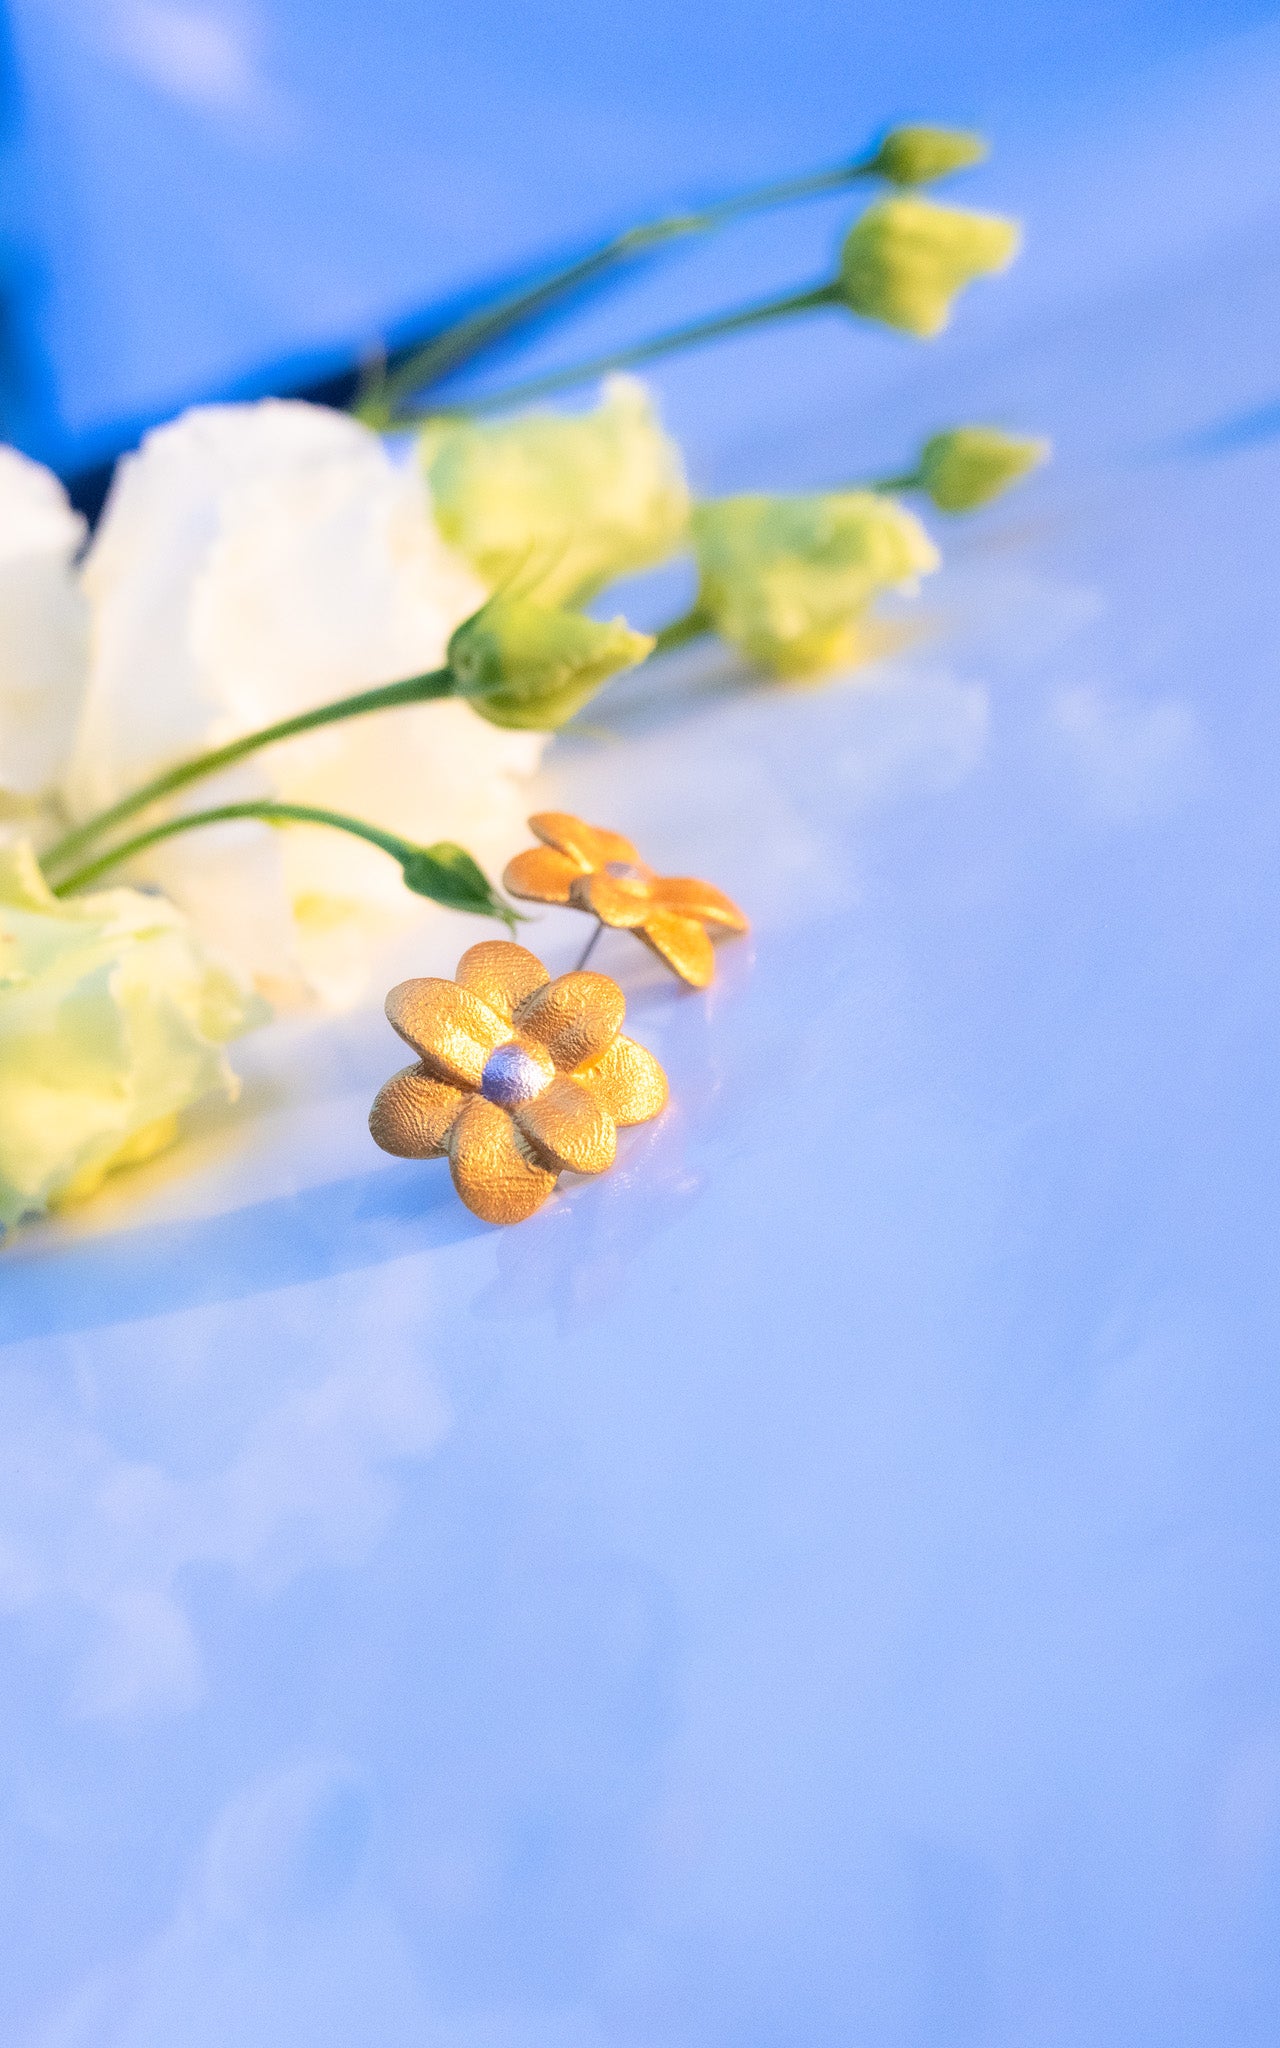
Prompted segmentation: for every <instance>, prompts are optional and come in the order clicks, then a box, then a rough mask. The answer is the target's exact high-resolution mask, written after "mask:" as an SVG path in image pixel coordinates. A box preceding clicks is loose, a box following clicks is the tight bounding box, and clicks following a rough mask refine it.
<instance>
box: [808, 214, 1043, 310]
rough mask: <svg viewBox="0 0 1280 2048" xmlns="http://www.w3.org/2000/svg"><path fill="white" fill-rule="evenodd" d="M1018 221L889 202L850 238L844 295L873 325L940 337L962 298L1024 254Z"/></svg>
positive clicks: (843, 264)
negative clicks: (964, 290)
mask: <svg viewBox="0 0 1280 2048" xmlns="http://www.w3.org/2000/svg"><path fill="white" fill-rule="evenodd" d="M1020 240H1021V232H1020V230H1019V227H1018V224H1017V222H1016V221H1012V220H1005V219H1004V218H1003V217H1002V216H1001V215H999V214H995V213H971V212H970V211H969V210H968V209H967V208H965V207H958V206H938V205H936V204H935V202H934V201H933V200H932V199H915V198H905V197H904V198H895V199H882V200H880V201H879V202H878V203H877V204H876V205H875V206H870V207H868V208H867V211H866V212H865V213H864V214H863V216H862V218H861V220H859V221H856V222H855V223H854V225H853V227H852V228H851V229H850V230H849V233H848V235H847V236H846V237H845V244H844V249H843V251H842V252H841V257H840V276H839V279H838V280H837V290H838V291H839V294H840V296H841V298H842V299H843V300H844V302H845V304H846V305H847V306H849V307H850V308H851V309H852V310H853V311H854V312H855V313H862V314H864V315H865V316H866V318H867V319H868V320H882V321H883V322H884V323H885V325H886V326H887V327H900V328H902V329H903V330H904V331H905V332H906V333H908V334H919V335H931V334H938V333H940V332H941V330H942V329H943V328H944V327H945V326H946V324H947V321H948V319H949V318H950V314H951V301H952V299H953V298H954V297H955V295H956V293H957V292H958V291H959V290H960V289H961V288H962V286H964V285H966V284H970V283H971V282H972V281H973V279H974V278H975V277H986V276H989V275H990V274H991V273H992V272H993V271H997V270H1004V269H1005V268H1006V266H1007V265H1008V264H1009V263H1011V262H1012V261H1013V258H1014V256H1015V255H1016V254H1017V251H1018V244H1019V242H1020Z"/></svg>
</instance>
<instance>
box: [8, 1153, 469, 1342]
mask: <svg viewBox="0 0 1280 2048" xmlns="http://www.w3.org/2000/svg"><path fill="white" fill-rule="evenodd" d="M483 1228H484V1226H483V1225H482V1224H478V1223H477V1222H476V1221H475V1219H474V1218H473V1217H470V1216H468V1214H467V1212H466V1210H465V1209H463V1208H461V1206H460V1204H459V1203H458V1202H457V1200H456V1199H455V1197H454V1194H453V1188H452V1184H451V1183H450V1181H449V1177H448V1169H447V1168H446V1167H444V1166H438V1167H437V1170H436V1171H435V1172H433V1173H429V1174H428V1173H426V1172H424V1171H423V1170H422V1169H421V1168H419V1169H418V1170H417V1171H415V1170H414V1169H413V1168H412V1167H411V1166H408V1165H405V1166H402V1167H401V1168H400V1169H399V1170H395V1169H391V1170H386V1169H379V1170H376V1171H374V1172H372V1173H368V1174H364V1175H362V1176H361V1177H360V1178H359V1179H357V1180H347V1181H338V1182H336V1183H334V1184H333V1185H331V1186H326V1187H319V1188H306V1189H303V1190H301V1191H300V1192H299V1193H298V1194H296V1195H283V1196H279V1197H277V1198H276V1199H275V1200H274V1201H270V1202H260V1203H257V1204H255V1205H254V1206H253V1207H250V1208H246V1209H235V1210H232V1211H231V1212H230V1213H228V1214H225V1215H220V1216H207V1217H200V1218H199V1219H197V1220H195V1221H191V1222H183V1223H170V1224H161V1225H155V1226H152V1227H150V1228H143V1229H140V1230H135V1231H129V1232H125V1233H122V1234H121V1235H119V1236H113V1237H108V1238H105V1239H98V1240H97V1241H96V1242H94V1243H93V1244H91V1245H86V1246H83V1247H81V1249H80V1250H79V1252H78V1254H77V1256H76V1259H75V1263H74V1267H73V1268H72V1270H71V1271H70V1272H68V1267H67V1260H66V1255H65V1252H63V1251H61V1250H57V1249H55V1250H52V1251H50V1252H49V1253H48V1254H47V1256H44V1257H41V1256H39V1255H36V1256H34V1257H33V1256H26V1257H24V1256H23V1255H22V1253H21V1252H20V1251H19V1252H17V1253H16V1254H15V1255H14V1256H13V1257H11V1258H9V1259H8V1260H7V1262H6V1265H5V1269H4V1292H3V1298H0V1342H9V1343H12V1342H15V1341H17V1340H18V1339H20V1338H24V1337H38V1336H53V1335H55V1334H56V1333H58V1332H61V1331H64V1330H83V1329H94V1328H97V1327H99V1326H102V1325H106V1324H110V1323H116V1322H124V1321H128V1320H129V1319H130V1318H132V1317H135V1316H144V1315H167V1314H168V1313H169V1312H170V1311H171V1310H174V1309H184V1308H197V1307H199V1306H201V1305H202V1304H203V1303H206V1302H216V1301H234V1300H236V1299H238V1298H239V1297H241V1296H244V1295H250V1294H256V1293H259V1292H260V1291H261V1290H263V1289H270V1288H273V1287H288V1286H293V1285H296V1284H297V1283H299V1282H301V1281H305V1280H312V1279H316V1278H317V1277H319V1276H320V1275H321V1274H325V1273H350V1272H356V1271H358V1270H359V1269H360V1268H361V1267H362V1266H371V1265H377V1264H379V1263H381V1262H382V1261H384V1260H386V1259H395V1258H405V1257H407V1256H409V1255H411V1254H413V1253H415V1252H422V1251H428V1250H430V1249H431V1248H432V1247H433V1246H439V1245H448V1244H457V1243H459V1242H462V1241H463V1240H465V1239H466V1238H468V1237H473V1236H475V1235H476V1234H477V1233H478V1232H479V1231H481V1230H482V1229H483Z"/></svg>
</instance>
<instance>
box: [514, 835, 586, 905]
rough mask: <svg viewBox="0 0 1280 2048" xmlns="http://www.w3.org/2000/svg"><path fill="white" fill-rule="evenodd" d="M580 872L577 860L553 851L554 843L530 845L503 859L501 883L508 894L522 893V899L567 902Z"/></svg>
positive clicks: (579, 863) (579, 864) (519, 894)
mask: <svg viewBox="0 0 1280 2048" xmlns="http://www.w3.org/2000/svg"><path fill="white" fill-rule="evenodd" d="M582 872H583V869H582V862H581V861H578V860H570V858H569V856H568V854H567V853H557V851H556V849H555V847H554V846H530V847H526V849H525V851H524V852H523V853H518V854H517V855H516V856H515V859H514V860H509V861H508V862H507V865H506V867H505V868H504V869H503V871H502V886H503V888H504V889H505V890H507V892H508V894H509V895H512V896H522V897H524V899H525V900H526V902H530V903H567V902H568V901H569V891H570V889H571V888H572V887H573V884H574V883H575V882H576V881H577V880H578V877H579V876H580V875H581V874H582Z"/></svg>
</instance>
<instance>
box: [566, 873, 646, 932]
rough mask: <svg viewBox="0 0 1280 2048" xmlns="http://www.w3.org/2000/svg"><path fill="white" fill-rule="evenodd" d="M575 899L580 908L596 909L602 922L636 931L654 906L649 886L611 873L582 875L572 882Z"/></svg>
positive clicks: (625, 929)
mask: <svg viewBox="0 0 1280 2048" xmlns="http://www.w3.org/2000/svg"><path fill="white" fill-rule="evenodd" d="M573 901H574V903H575V905H576V906H577V908H578V909H579V910H593V911H594V912H595V914H596V916H597V917H598V918H599V919H600V921H601V923H603V924H611V925H617V926H620V927H621V928H622V929H623V930H624V931H634V929H635V927H636V926H637V925H638V924H643V923H644V920H645V918H646V917H647V916H648V914H649V912H650V911H651V910H652V908H653V904H652V901H651V899H650V896H649V890H648V886H647V885H646V884H644V883H642V884H640V885H639V887H637V885H636V884H635V883H634V882H619V881H615V879H614V877H613V876H612V875H605V874H594V875H579V876H578V878H577V880H576V881H575V883H574V885H573Z"/></svg>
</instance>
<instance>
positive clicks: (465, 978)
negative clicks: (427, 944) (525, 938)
mask: <svg viewBox="0 0 1280 2048" xmlns="http://www.w3.org/2000/svg"><path fill="white" fill-rule="evenodd" d="M457 979H458V983H459V985H460V987H462V988H465V989H469V990H470V991H471V994H472V995H473V996H479V998H480V1000H481V1002H482V1003H486V1004H487V1005H488V1007H489V1008H490V1009H491V1010H492V1011H493V1012H494V1014H495V1016H498V1017H503V1018H505V1019H506V1021H507V1023H508V1024H509V1023H510V1022H511V1013H512V1011H513V1010H514V1009H515V1008H516V1006H517V1004H519V1003H522V1002H523V1001H524V999H525V997H526V996H531V995H532V994H533V991H534V990H535V988H541V987H542V984H543V982H544V981H550V979H551V976H550V975H549V974H548V973H547V970H546V968H545V967H544V966H543V964H542V962H541V960H539V959H538V957H537V955H536V953H530V952H529V951H528V950H527V948H526V947H524V946H516V945H513V944H512V942H511V940H510V939H481V941H480V943H479V945H478V946H469V947H468V948H467V951H466V952H465V953H464V954H463V956H462V958H461V960H459V962H458V974H457Z"/></svg>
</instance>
